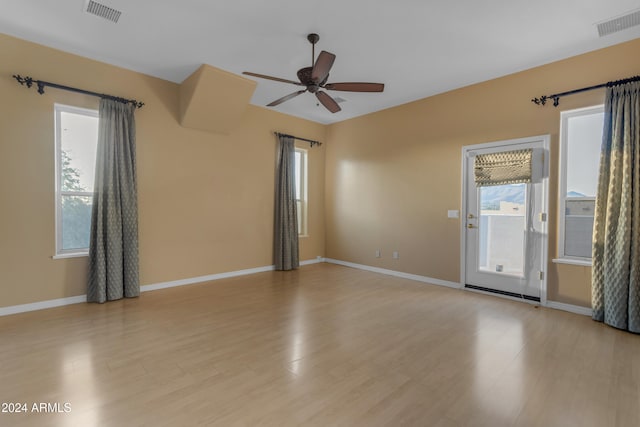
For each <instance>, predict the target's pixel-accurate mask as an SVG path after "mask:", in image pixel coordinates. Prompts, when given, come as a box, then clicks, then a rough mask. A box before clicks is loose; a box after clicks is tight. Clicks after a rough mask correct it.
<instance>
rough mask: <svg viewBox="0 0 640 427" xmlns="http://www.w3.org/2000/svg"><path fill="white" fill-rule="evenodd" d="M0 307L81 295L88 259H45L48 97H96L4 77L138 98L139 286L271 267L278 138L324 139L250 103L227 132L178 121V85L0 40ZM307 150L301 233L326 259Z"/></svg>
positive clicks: (318, 160)
mask: <svg viewBox="0 0 640 427" xmlns="http://www.w3.org/2000/svg"><path fill="white" fill-rule="evenodd" d="M0 57H1V58H2V61H0V94H1V101H0V198H1V200H2V209H0V239H1V240H0V307H6V306H11V305H17V304H24V303H32V302H37V301H44V300H50V299H55V298H63V297H70V296H75V295H82V294H84V293H85V277H86V266H87V259H86V258H75V259H63V260H53V259H52V258H51V257H52V255H53V254H54V251H55V238H54V235H55V234H54V233H55V230H54V139H53V138H54V136H53V104H54V102H58V103H63V104H69V105H76V106H80V107H90V108H91V107H93V108H96V107H97V98H92V97H87V96H83V95H78V94H74V93H70V92H64V91H60V90H56V89H50V88H49V89H47V90H46V93H45V95H42V96H40V95H38V94H37V93H36V91H35V89H30V90H27V89H26V88H25V87H21V86H20V85H19V84H17V83H16V81H15V80H14V79H12V78H11V75H12V74H16V73H17V74H21V75H23V76H25V75H30V76H32V77H34V78H39V79H42V80H48V81H52V82H56V83H60V84H65V85H70V86H76V87H80V88H85V89H88V90H93V91H96V92H104V93H109V94H113V95H119V96H125V97H129V98H136V99H139V100H143V101H144V102H145V103H146V105H145V107H144V108H142V109H141V110H138V111H137V113H136V121H137V155H138V192H139V227H140V277H141V283H142V284H143V285H145V284H154V283H159V282H164V281H171V280H177V279H186V278H192V277H198V276H203V275H209V274H215V273H221V272H227V271H235V270H240V269H246V268H253V267H261V266H266V265H271V264H272V243H271V242H272V229H273V185H274V166H275V149H276V141H275V137H274V136H273V133H272V132H273V131H282V132H287V133H291V134H294V135H300V136H304V137H307V138H311V139H317V140H321V141H325V133H326V128H325V126H323V125H320V124H317V123H313V122H310V121H305V120H302V119H298V118H295V117H291V116H286V115H283V114H280V113H277V112H273V111H270V110H268V109H265V108H260V107H255V106H249V108H248V109H247V111H246V113H245V114H244V116H243V119H242V122H241V124H240V126H239V128H238V129H236V130H235V131H232V132H231V133H230V134H229V135H228V136H225V135H220V134H215V133H208V132H203V131H197V130H192V129H186V128H183V127H181V126H180V125H179V124H178V85H176V84H173V83H170V82H167V81H164V80H160V79H156V78H151V77H148V76H145V75H142V74H139V73H135V72H132V71H128V70H124V69H121V68H117V67H113V66H110V65H106V64H103V63H100V62H96V61H92V60H89V59H86V58H81V57H78V56H74V55H70V54H67V53H63V52H60V51H57V50H53V49H49V48H46V47H43V46H39V45H35V44H32V43H28V42H25V41H22V40H18V39H15V38H12V37H8V36H4V35H0ZM326 146H327V144H324V145H322V146H321V147H315V148H313V149H312V150H309V175H310V184H309V185H310V187H309V199H310V200H309V237H306V238H302V239H301V242H300V251H301V253H300V258H301V259H302V260H306V259H314V258H315V257H316V256H318V255H320V256H323V255H324V244H325V239H324V237H325V232H324V206H323V203H324V169H325V168H324V156H325V147H326Z"/></svg>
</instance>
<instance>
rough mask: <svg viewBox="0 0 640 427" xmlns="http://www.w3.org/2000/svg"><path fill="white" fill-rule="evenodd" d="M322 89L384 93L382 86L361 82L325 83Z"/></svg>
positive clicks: (380, 84)
mask: <svg viewBox="0 0 640 427" xmlns="http://www.w3.org/2000/svg"><path fill="white" fill-rule="evenodd" d="M324 88H325V89H328V90H343V91H346V92H382V91H384V84H383V83H362V82H349V83H327V84H326V85H324Z"/></svg>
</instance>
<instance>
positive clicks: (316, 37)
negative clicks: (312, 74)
mask: <svg viewBox="0 0 640 427" xmlns="http://www.w3.org/2000/svg"><path fill="white" fill-rule="evenodd" d="M307 40H309V43H311V68H313V66H314V65H316V64H315V61H316V43H318V40H320V36H319V35H317V34H316V33H311V34H309V35H307Z"/></svg>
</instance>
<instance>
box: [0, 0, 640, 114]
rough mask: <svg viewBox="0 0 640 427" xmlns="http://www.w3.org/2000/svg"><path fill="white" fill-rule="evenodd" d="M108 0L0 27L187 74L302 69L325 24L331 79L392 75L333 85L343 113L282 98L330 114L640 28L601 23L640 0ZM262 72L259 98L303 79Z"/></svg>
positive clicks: (4, 17) (542, 59)
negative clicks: (110, 13) (360, 88)
mask: <svg viewBox="0 0 640 427" xmlns="http://www.w3.org/2000/svg"><path fill="white" fill-rule="evenodd" d="M98 1H99V2H100V3H103V4H105V5H107V6H109V7H112V8H114V9H118V10H120V11H122V16H121V17H120V20H119V22H118V23H117V24H115V23H112V22H109V21H106V20H104V19H101V18H98V17H96V16H93V15H90V14H87V13H84V12H83V10H84V8H83V7H84V3H85V0H56V1H45V0H2V4H1V5H0V11H1V13H0V32H2V33H5V34H9V35H12V36H15V37H19V38H22V39H26V40H30V41H33V42H36V43H40V44H44V45H46V46H50V47H54V48H57V49H61V50H64V51H68V52H71V53H75V54H78V55H82V56H85V57H89V58H92V59H96V60H99V61H104V62H108V63H110V64H115V65H119V66H122V67H125V68H129V69H132V70H135V71H139V72H142V73H146V74H149V75H152V76H156V77H160V78H163V79H166V80H170V81H173V82H176V83H180V82H182V81H183V80H184V79H185V78H186V77H188V76H189V75H190V74H191V73H192V72H193V71H195V70H196V69H197V68H198V67H199V66H200V65H201V64H203V63H204V64H209V65H213V66H215V67H218V68H222V69H224V70H227V71H231V72H233V73H238V74H240V73H241V72H242V71H253V72H256V73H260V74H268V75H272V76H277V77H282V78H286V79H290V80H297V78H296V71H297V70H298V69H299V68H302V67H307V66H310V65H311V45H310V44H309V42H308V41H307V39H306V35H307V34H308V33H310V32H315V33H318V34H320V41H319V42H318V45H317V48H316V55H317V54H318V53H319V51H320V50H327V51H329V52H332V53H334V54H335V55H336V56H337V59H336V61H335V63H334V65H333V68H332V71H331V75H330V78H329V82H340V81H371V82H379V83H385V85H386V86H385V91H384V93H376V94H370V93H351V92H336V91H333V92H330V94H331V95H333V96H340V97H342V98H344V99H345V100H346V102H344V103H341V104H340V105H341V107H342V111H340V112H338V113H336V114H331V113H330V112H328V111H327V110H325V109H324V108H323V107H322V105H320V106H318V105H317V101H316V98H315V96H313V95H312V94H309V93H305V94H303V95H300V96H298V97H297V98H295V99H293V100H290V101H288V102H285V103H283V104H281V105H279V106H278V107H275V109H276V110H277V111H281V112H283V113H287V114H291V115H294V116H298V117H303V118H306V119H309V120H313V121H316V122H320V123H333V122H337V121H341V120H345V119H348V118H351V117H356V116H359V115H362V114H366V113H370V112H373V111H378V110H382V109H385V108H389V107H393V106H395V105H399V104H403V103H406V102H410V101H413V100H417V99H420V98H424V97H427V96H431V95H434V94H437V93H441V92H445V91H448V90H451V89H455V88H459V87H462V86H466V85H469V84H472V83H476V82H480V81H485V80H488V79H492V78H495V77H499V76H503V75H506V74H510V73H513V72H516V71H520V70H524V69H527V68H531V67H534V66H537V65H542V64H545V63H549V62H552V61H556V60H559V59H562V58H566V57H569V56H573V55H577V54H580V53H584V52H587V51H591V50H595V49H599V48H602V47H606V46H610V45H613V44H617V43H620V42H623V41H627V40H631V39H635V38H638V37H640V26H636V27H633V28H630V29H627V30H624V31H621V32H618V33H615V34H611V35H609V36H605V37H602V38H600V37H598V31H597V29H596V25H595V24H597V23H599V22H601V21H605V20H609V19H611V18H614V17H617V16H620V15H623V14H626V13H628V12H631V11H633V10H637V8H638V6H639V4H638V0H607V1H602V0H536V1H532V0H484V1H477V0H458V1H446V0H440V1H437V0H396V1H378V2H375V1H371V0H324V1H323V2H317V1H314V2H311V1H305V0H270V1H261V0H236V1H222V0H217V1H214V0H209V1H207V0H98ZM15 72H16V73H20V72H21V70H15ZM33 77H35V78H40V79H43V80H46V79H47V76H44V75H43V76H33ZM623 77H627V76H620V78H623ZM256 81H257V82H258V86H257V89H256V91H255V93H254V95H253V98H252V101H251V102H252V103H253V104H255V105H266V104H267V103H269V102H271V101H273V100H275V99H277V98H280V97H282V96H284V95H286V94H288V93H291V92H294V91H296V90H298V89H299V87H298V86H294V85H290V84H286V83H280V82H273V81H268V80H262V79H256ZM86 89H89V90H90V89H91V88H86ZM566 89H567V90H569V89H573V88H566ZM531 95H532V96H536V95H540V94H535V93H532V94H531ZM131 96H135V94H132V95H131Z"/></svg>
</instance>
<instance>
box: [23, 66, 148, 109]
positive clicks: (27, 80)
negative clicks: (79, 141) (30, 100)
mask: <svg viewBox="0 0 640 427" xmlns="http://www.w3.org/2000/svg"><path fill="white" fill-rule="evenodd" d="M13 78H14V79H16V80H17V81H18V83H20V84H21V85H23V86H25V85H26V86H27V87H28V88H31V86H33V84H34V83H35V84H36V85H37V86H38V93H39V94H40V95H42V94H44V88H45V87H47V86H48V87H52V88H56V89H62V90H67V91H70V92H77V93H83V94H85V95H91V96H97V97H99V98H106V99H112V100H114V101H117V102H122V103H123V104H133V105H134V107H136V108H142V106H143V105H144V102H140V101H137V100H135V99H126V98H120V97H119V96H113V95H106V94H104V93H97V92H91V91H88V90H84V89H78V88H75V87H71V86H63V85H59V84H57V83H51V82H45V81H43V80H35V79H33V78H31V77H22V76H20V74H14V75H13Z"/></svg>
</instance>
